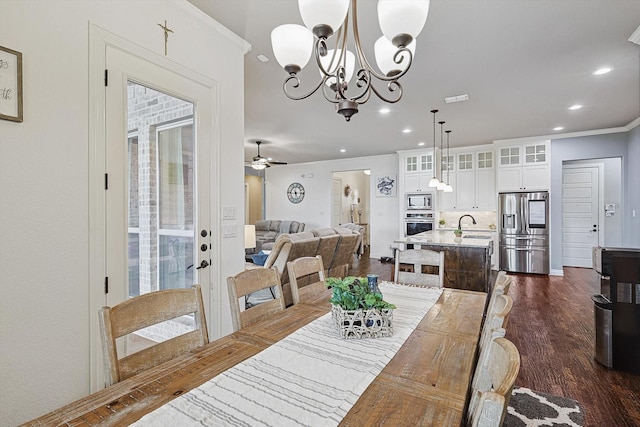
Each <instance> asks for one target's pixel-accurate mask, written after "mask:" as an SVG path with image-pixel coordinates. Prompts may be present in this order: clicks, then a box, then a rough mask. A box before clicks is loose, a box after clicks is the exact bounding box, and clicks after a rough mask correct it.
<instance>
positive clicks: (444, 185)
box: [433, 122, 447, 191]
mask: <svg viewBox="0 0 640 427" xmlns="http://www.w3.org/2000/svg"><path fill="white" fill-rule="evenodd" d="M438 123H440V159H442V153H443V149H442V140H443V135H444V134H443V133H442V125H444V124H445V122H438ZM433 158H434V159H435V158H436V156H435V154H434V156H433ZM433 163H434V164H435V162H433ZM446 186H447V183H446V182H444V180H443V179H442V161H440V182H438V186H437V187H436V189H437V190H438V191H442V190H444V187H446Z"/></svg>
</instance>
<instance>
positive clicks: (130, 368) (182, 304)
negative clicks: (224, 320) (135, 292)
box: [99, 285, 209, 385]
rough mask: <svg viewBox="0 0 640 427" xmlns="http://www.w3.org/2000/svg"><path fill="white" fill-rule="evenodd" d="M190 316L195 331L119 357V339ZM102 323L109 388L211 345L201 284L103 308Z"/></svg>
mask: <svg viewBox="0 0 640 427" xmlns="http://www.w3.org/2000/svg"><path fill="white" fill-rule="evenodd" d="M190 314H193V316H194V318H195V327H194V329H193V330H192V331H190V332H187V333H185V334H182V335H179V336H177V337H174V338H171V339H169V340H166V341H163V342H160V343H157V344H155V345H153V346H151V347H148V348H146V349H144V350H140V351H138V352H136V353H132V354H129V355H127V356H124V357H122V358H118V349H117V345H116V338H120V337H123V336H125V335H128V334H131V333H133V332H136V331H138V330H140V329H143V328H146V327H148V326H152V325H155V324H158V323H162V322H165V321H168V320H172V319H175V318H178V317H181V316H186V315H190ZM99 323H100V335H101V339H102V349H103V354H104V364H105V377H106V382H107V385H111V384H115V383H117V382H119V381H122V380H124V379H126V378H129V377H131V376H133V375H135V374H137V373H139V372H142V371H144V370H147V369H149V368H152V367H154V366H156V365H159V364H160V363H163V362H166V361H168V360H171V359H173V358H175V357H176V356H178V355H180V354H183V353H186V352H188V351H190V350H193V349H195V348H198V347H201V346H203V345H205V344H207V343H208V342H209V334H208V333H207V322H206V320H205V314H204V305H203V302H202V291H201V289H200V286H199V285H194V286H192V287H190V288H188V289H168V290H164V291H157V292H150V293H147V294H143V295H140V296H137V297H134V298H131V299H128V300H126V301H124V302H122V303H120V304H118V305H116V306H114V307H102V308H101V309H100V310H99Z"/></svg>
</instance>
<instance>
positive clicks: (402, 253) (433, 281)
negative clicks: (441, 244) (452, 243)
mask: <svg viewBox="0 0 640 427" xmlns="http://www.w3.org/2000/svg"><path fill="white" fill-rule="evenodd" d="M400 264H411V265H413V271H402V270H401V269H400ZM422 266H431V267H438V274H432V273H423V272H422ZM393 277H394V281H395V282H396V283H403V284H406V285H415V286H435V287H440V288H441V287H442V286H443V285H444V252H436V251H431V250H428V249H405V250H399V251H396V265H395V270H394V276H393Z"/></svg>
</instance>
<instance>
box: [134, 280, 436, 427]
mask: <svg viewBox="0 0 640 427" xmlns="http://www.w3.org/2000/svg"><path fill="white" fill-rule="evenodd" d="M380 290H381V292H382V293H383V295H384V299H385V301H388V302H390V303H393V304H395V305H396V306H397V308H396V309H395V310H394V312H393V329H394V333H393V336H391V337H386V338H375V339H361V340H343V339H342V338H340V336H339V335H338V332H337V331H336V329H335V325H334V324H333V320H332V319H331V313H328V314H326V315H324V316H322V317H320V318H318V319H316V320H315V321H313V322H311V323H309V324H308V325H306V326H304V327H302V328H300V329H299V330H297V331H296V332H294V333H292V334H291V335H289V336H287V337H286V338H284V339H283V340H281V341H279V342H277V343H275V344H274V345H272V346H270V347H268V348H266V349H265V350H263V351H262V352H260V353H258V354H256V355H255V356H253V357H251V358H249V359H247V360H245V361H243V362H241V363H239V364H238V365H236V366H234V367H233V368H230V369H228V370H227V371H225V372H223V373H221V374H220V375H218V376H216V377H215V378H212V379H211V380H209V381H208V382H206V383H204V384H202V385H201V386H199V387H197V388H196V389H193V390H191V391H190V392H188V393H185V394H184V395H182V396H180V397H178V398H176V399H174V400H172V401H170V402H168V403H167V404H165V405H163V406H162V407H160V408H158V409H156V410H155V411H153V412H151V413H149V414H147V415H145V416H144V417H143V418H142V419H140V420H139V421H138V422H136V423H135V424H134V425H137V426H177V425H180V426H185V425H202V426H247V427H249V426H274V427H281V426H336V425H338V424H339V423H340V421H341V420H342V419H343V418H344V416H345V415H346V414H347V412H349V410H350V409H351V407H352V406H353V405H354V404H355V402H356V401H357V400H358V398H359V397H360V395H361V394H362V393H363V392H364V390H365V389H366V388H367V387H368V386H369V384H370V383H371V382H372V381H373V380H374V379H375V378H376V376H377V375H378V374H379V373H380V372H381V371H382V369H384V367H385V366H386V365H387V363H388V362H389V361H390V360H391V359H392V358H393V357H394V355H395V354H396V353H397V351H398V350H399V349H400V347H402V345H403V344H404V342H405V341H406V339H407V338H408V337H409V335H411V333H412V332H413V331H414V329H415V328H416V326H417V325H418V324H419V323H420V321H421V320H422V318H423V317H424V316H425V314H426V313H427V312H428V311H429V310H430V309H431V307H432V306H433V305H434V304H435V302H436V301H437V300H438V298H439V297H440V294H441V293H442V289H435V288H421V287H410V286H404V285H398V284H395V283H390V282H382V283H380Z"/></svg>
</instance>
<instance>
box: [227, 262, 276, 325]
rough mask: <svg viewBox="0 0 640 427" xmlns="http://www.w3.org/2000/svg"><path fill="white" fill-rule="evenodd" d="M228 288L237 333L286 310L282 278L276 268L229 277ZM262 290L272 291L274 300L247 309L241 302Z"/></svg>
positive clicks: (252, 270) (232, 317) (256, 270)
mask: <svg viewBox="0 0 640 427" xmlns="http://www.w3.org/2000/svg"><path fill="white" fill-rule="evenodd" d="M227 287H228V290H229V303H230V307H231V320H232V321H233V329H234V330H235V331H237V330H239V329H242V328H244V327H246V326H249V325H252V324H254V323H256V322H259V321H260V320H262V319H265V318H267V317H269V316H271V315H272V314H274V313H277V312H279V311H282V310H284V308H285V305H284V297H283V295H282V286H280V278H279V276H278V271H277V269H276V268H254V269H251V270H244V271H242V272H240V273H238V274H236V275H235V276H230V277H227ZM262 289H272V290H273V295H274V299H272V300H269V301H265V302H262V303H260V304H257V305H253V306H251V307H245V304H244V303H243V302H241V300H244V298H245V297H246V296H247V295H249V294H252V293H254V292H258V291H260V290H262ZM240 307H243V308H244V310H241V308H240Z"/></svg>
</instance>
